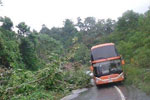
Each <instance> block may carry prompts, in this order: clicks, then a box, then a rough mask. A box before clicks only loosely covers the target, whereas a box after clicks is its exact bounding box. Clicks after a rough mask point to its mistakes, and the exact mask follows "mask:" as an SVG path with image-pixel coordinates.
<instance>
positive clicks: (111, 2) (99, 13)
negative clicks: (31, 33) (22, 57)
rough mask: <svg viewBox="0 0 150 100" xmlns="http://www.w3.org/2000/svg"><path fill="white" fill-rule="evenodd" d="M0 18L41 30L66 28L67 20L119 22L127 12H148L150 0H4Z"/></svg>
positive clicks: (0, 7) (0, 9)
mask: <svg viewBox="0 0 150 100" xmlns="http://www.w3.org/2000/svg"><path fill="white" fill-rule="evenodd" d="M2 2H3V6H0V16H7V17H9V18H11V20H12V21H13V23H14V25H15V26H16V25H17V24H18V23H20V22H25V23H26V24H27V25H29V26H30V27H31V28H32V29H36V30H37V31H39V30H40V29H41V27H42V25H43V24H45V25H46V26H47V27H48V28H52V27H54V26H55V27H62V26H63V21H64V20H65V19H67V18H68V19H71V20H72V21H74V22H75V21H76V19H77V17H81V18H82V19H84V18H86V17H89V16H90V17H91V16H92V17H96V19H107V18H111V19H115V20H117V18H118V17H121V16H122V14H123V13H124V12H125V11H127V10H133V11H135V12H138V13H144V12H145V11H147V10H148V9H149V7H150V0H2Z"/></svg>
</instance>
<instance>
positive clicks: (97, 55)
mask: <svg viewBox="0 0 150 100" xmlns="http://www.w3.org/2000/svg"><path fill="white" fill-rule="evenodd" d="M118 55H119V54H118V53H117V50H116V48H115V46H114V45H110V46H103V47H98V48H95V49H93V50H91V60H92V61H94V60H99V59H106V58H110V57H116V56H118Z"/></svg>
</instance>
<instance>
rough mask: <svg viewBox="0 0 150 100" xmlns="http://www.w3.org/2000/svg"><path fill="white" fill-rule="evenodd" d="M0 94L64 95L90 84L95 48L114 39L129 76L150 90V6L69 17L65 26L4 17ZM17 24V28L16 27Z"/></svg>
mask: <svg viewBox="0 0 150 100" xmlns="http://www.w3.org/2000/svg"><path fill="white" fill-rule="evenodd" d="M0 22H1V23H2V24H1V26H0V99H1V100H7V99H12V100H20V99H25V100H38V99H40V100H41V99H50V100H59V99H60V98H62V97H63V96H65V95H66V94H68V93H70V91H71V90H74V89H77V88H83V87H89V86H90V84H89V83H90V77H89V76H88V75H86V73H85V71H86V70H89V67H90V63H89V61H90V48H91V47H92V46H94V45H97V44H101V43H109V42H113V43H115V44H116V46H117V49H118V51H119V53H120V54H121V56H122V57H123V58H124V59H125V62H126V65H125V66H124V70H125V74H126V77H127V78H126V80H125V82H124V83H123V84H127V85H134V86H136V87H138V88H140V89H142V90H143V91H145V92H146V93H148V94H150V87H149V84H150V57H149V56H150V10H148V11H146V12H145V13H144V14H140V13H136V12H134V11H132V10H128V11H126V12H124V13H123V15H122V16H121V17H119V18H118V20H113V19H110V18H108V19H96V18H95V17H86V18H85V19H81V18H80V17H78V18H77V23H74V22H73V21H72V20H70V19H66V20H65V21H64V25H63V27H52V28H48V27H47V26H46V25H44V24H43V25H42V28H41V30H40V31H39V32H38V31H36V30H31V29H30V26H28V25H27V24H26V23H25V22H20V23H19V24H18V25H17V26H14V24H13V21H12V20H11V18H9V17H0ZM13 27H16V28H17V31H14V30H13Z"/></svg>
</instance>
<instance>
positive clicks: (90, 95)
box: [63, 84, 150, 100]
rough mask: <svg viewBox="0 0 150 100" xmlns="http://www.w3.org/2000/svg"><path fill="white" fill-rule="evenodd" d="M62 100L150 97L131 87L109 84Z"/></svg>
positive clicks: (123, 99)
mask: <svg viewBox="0 0 150 100" xmlns="http://www.w3.org/2000/svg"><path fill="white" fill-rule="evenodd" d="M76 95H77V94H76ZM72 96H73V95H72ZM70 97H71V96H70ZM63 100H150V96H147V95H146V94H145V93H144V92H141V91H140V90H139V89H136V88H134V87H131V86H124V85H120V84H109V85H104V86H100V87H99V88H97V87H96V86H93V87H91V88H89V89H88V90H87V91H85V92H82V93H80V94H79V95H78V96H75V98H71V99H69V98H67V99H63Z"/></svg>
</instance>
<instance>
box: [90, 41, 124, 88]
mask: <svg viewBox="0 0 150 100" xmlns="http://www.w3.org/2000/svg"><path fill="white" fill-rule="evenodd" d="M124 64H125V61H124V60H123V59H122V57H121V56H120V55H119V54H118V52H117V49H116V47H115V44H114V43H104V44H99V45H96V46H93V47H92V48H91V68H90V69H91V71H92V72H93V78H94V81H95V84H96V85H97V86H98V85H101V84H108V83H113V82H121V81H123V80H124V72H123V65H124Z"/></svg>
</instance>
